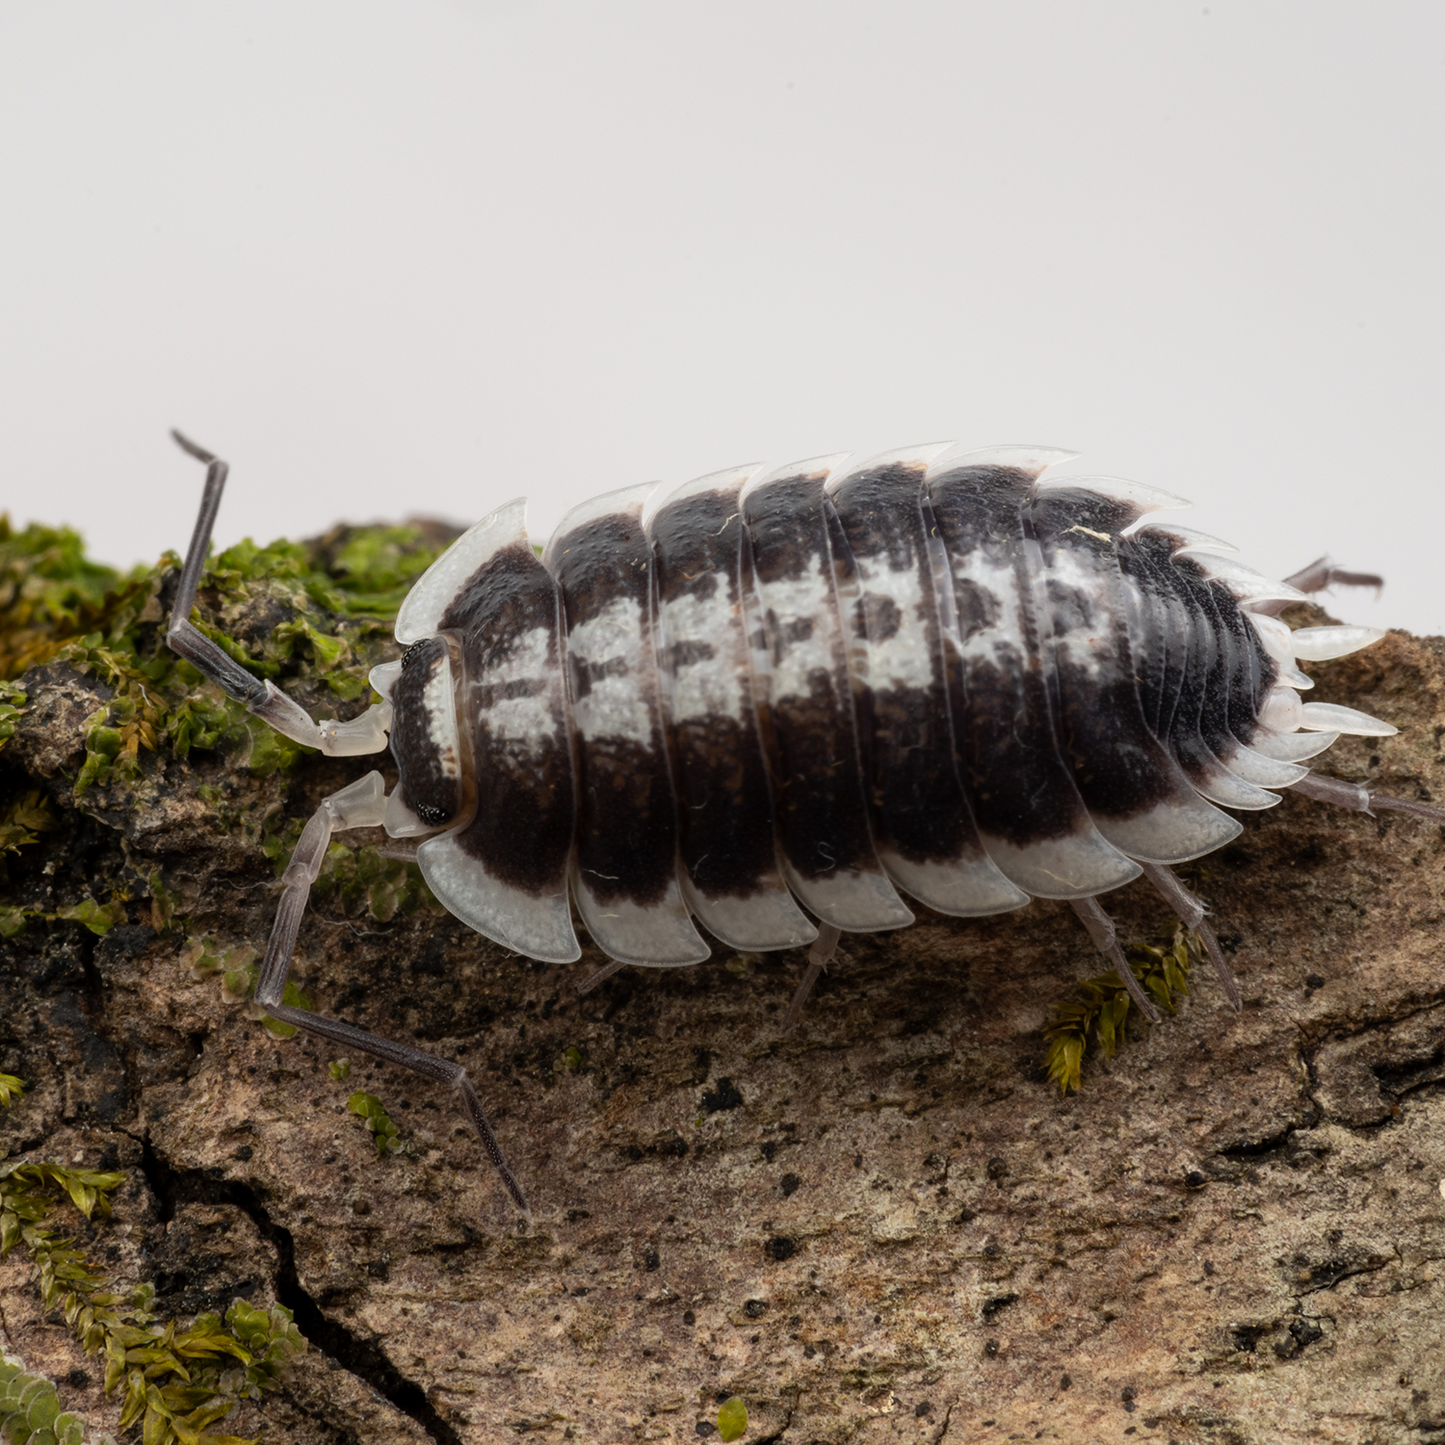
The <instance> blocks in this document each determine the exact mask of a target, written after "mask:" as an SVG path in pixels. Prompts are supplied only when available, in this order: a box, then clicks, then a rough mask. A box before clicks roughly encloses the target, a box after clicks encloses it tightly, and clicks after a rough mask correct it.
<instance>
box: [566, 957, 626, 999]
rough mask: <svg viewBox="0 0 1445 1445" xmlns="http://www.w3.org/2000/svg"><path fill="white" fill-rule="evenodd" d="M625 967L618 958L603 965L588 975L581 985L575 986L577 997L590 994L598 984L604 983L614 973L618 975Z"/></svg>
mask: <svg viewBox="0 0 1445 1445" xmlns="http://www.w3.org/2000/svg"><path fill="white" fill-rule="evenodd" d="M626 967H627V965H626V964H625V963H623V962H622V960H621V959H619V958H614V959H613V960H612V962H611V963H604V964H603V965H602V967H601V968H599V969H597V970H596V971H595V972H593V973H589V974H588V975H587V977H586V978H584V979H583V980H582V982H581V983H579V984H578V985H577V997H578V998H581V997H582V995H583V994H584V993H591V992H592V990H593V989H594V988H596V987H597V985H598V984H599V983H606V982H607V980H608V979H609V978H611V977H612V975H613V974H614V973H620V972H621V971H622V970H623V969H624V968H626Z"/></svg>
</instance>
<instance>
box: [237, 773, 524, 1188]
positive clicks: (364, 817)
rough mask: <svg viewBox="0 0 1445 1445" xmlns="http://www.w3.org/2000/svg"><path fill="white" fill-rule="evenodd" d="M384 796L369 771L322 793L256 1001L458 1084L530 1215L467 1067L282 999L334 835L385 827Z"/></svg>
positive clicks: (287, 877) (295, 860) (281, 1016)
mask: <svg viewBox="0 0 1445 1445" xmlns="http://www.w3.org/2000/svg"><path fill="white" fill-rule="evenodd" d="M385 794H386V784H385V783H384V782H383V781H382V777H381V774H380V773H375V772H373V773H368V774H367V775H366V776H365V777H364V778H361V779H359V780H358V781H357V782H354V783H351V784H349V785H348V786H347V787H345V788H342V789H341V791H340V792H336V793H332V794H331V796H330V797H328V798H323V799H322V800H321V806H320V807H319V808H318V809H317V810H316V811H315V813H313V814H312V815H311V818H310V821H308V822H307V824H306V827H305V828H304V829H303V830H302V832H301V838H300V841H299V842H298V843H297V844H296V851H295V852H294V853H292V855H291V861H290V863H288V864H287V865H286V872H285V874H284V875H283V878H282V881H283V883H284V885H285V886H284V888H283V890H282V893H281V903H280V906H279V907H278V908H277V910H276V921H275V923H274V924H272V926H271V937H270V939H269V940H268V942H267V944H266V957H265V959H264V960H263V961H262V964H261V976H260V978H259V979H258V980H257V984H256V1002H257V1003H258V1004H259V1005H260V1006H261V1007H262V1008H264V1009H265V1010H266V1012H267V1013H268V1014H270V1015H271V1017H272V1018H274V1019H277V1020H279V1021H280V1022H281V1023H286V1024H292V1025H294V1026H295V1027H296V1028H298V1029H305V1030H306V1032H307V1033H311V1034H318V1035H320V1037H322V1038H324V1039H330V1040H331V1041H332V1042H333V1043H337V1044H341V1045H343V1046H344V1047H345V1048H348V1049H355V1050H357V1052H359V1053H363V1054H370V1055H371V1056H372V1057H373V1058H376V1059H383V1060H385V1061H386V1062H387V1063H390V1064H400V1065H401V1066H402V1068H404V1069H411V1070H412V1071H413V1072H415V1073H418V1074H424V1075H426V1077H427V1078H429V1079H435V1080H437V1082H438V1083H442V1084H448V1085H450V1086H451V1087H452V1088H454V1089H455V1090H456V1091H457V1092H458V1093H459V1094H460V1095H461V1096H462V1103H463V1104H464V1105H465V1107H466V1111H467V1117H468V1118H469V1119H470V1120H471V1122H472V1127H473V1128H474V1129H475V1130H476V1131H477V1133H478V1135H479V1136H480V1137H481V1141H482V1147H483V1148H484V1149H485V1150H486V1151H487V1157H488V1158H489V1159H490V1160H491V1161H492V1165H493V1167H494V1168H495V1169H496V1171H497V1173H498V1174H500V1175H501V1176H502V1183H503V1184H504V1185H505V1186H506V1190H507V1193H508V1194H510V1195H511V1196H512V1199H513V1200H514V1201H515V1202H516V1204H517V1207H518V1208H519V1209H521V1210H523V1211H525V1212H528V1213H530V1210H529V1209H528V1206H527V1196H526V1195H525V1194H523V1193H522V1186H521V1185H520V1184H518V1182H517V1178H516V1176H515V1175H514V1174H513V1173H512V1170H511V1168H510V1166H509V1165H508V1164H507V1159H506V1156H505V1155H504V1154H503V1153H502V1148H501V1145H499V1144H498V1143H497V1136H496V1135H495V1134H494V1133H493V1132H492V1126H491V1123H490V1121H489V1120H488V1119H487V1115H486V1112H485V1110H484V1109H483V1108H482V1101H481V1100H480V1099H479V1098H478V1097H477V1091H476V1090H475V1089H474V1088H473V1087H472V1083H471V1080H470V1079H468V1077H467V1071H466V1069H464V1068H463V1067H462V1066H461V1065H460V1064H454V1063H451V1062H450V1061H449V1060H447V1059H439V1058H437V1057H436V1055H434V1054H428V1053H425V1052H424V1051H423V1050H421V1049H417V1048H413V1047H412V1046H411V1045H410V1044H401V1043H396V1042H394V1041H392V1040H391V1039H384V1038H381V1037H379V1036H378V1035H376V1034H372V1033H368V1032H367V1031H366V1030H365V1029H359V1028H357V1027H356V1026H355V1025H354V1024H348V1023H343V1022H341V1021H340V1020H339V1019H327V1018H322V1017H320V1016H319V1015H318V1014H313V1013H310V1012H308V1011H307V1010H306V1009H300V1008H292V1007H291V1006H290V1005H289V1004H286V1003H283V1002H282V999H283V998H284V997H285V993H286V976H287V974H288V973H289V972H290V969H291V955H292V953H293V951H294V950H295V947H296V934H297V931H298V930H299V928H300V927H301V917H302V915H303V914H304V913H305V912H306V904H307V900H308V899H309V898H310V896H311V885H312V884H313V883H314V882H315V881H316V875H317V874H318V873H320V871H321V862H322V859H323V858H325V856H326V849H327V846H328V845H329V843H330V842H331V835H332V833H334V832H337V831H340V830H344V829H346V828H373V827H378V826H379V825H380V824H381V821H382V817H383V814H384V813H385V810H386V797H385Z"/></svg>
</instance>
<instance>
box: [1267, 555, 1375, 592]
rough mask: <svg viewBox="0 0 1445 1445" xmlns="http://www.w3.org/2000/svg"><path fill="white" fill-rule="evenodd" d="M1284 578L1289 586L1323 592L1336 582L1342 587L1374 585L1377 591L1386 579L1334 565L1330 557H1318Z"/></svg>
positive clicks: (1305, 590) (1307, 590) (1304, 590)
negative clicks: (1291, 575)
mask: <svg viewBox="0 0 1445 1445" xmlns="http://www.w3.org/2000/svg"><path fill="white" fill-rule="evenodd" d="M1284 580H1285V585H1286V586H1287V587H1298V588H1299V590H1300V591H1301V592H1323V591H1324V590H1325V588H1326V587H1330V586H1333V585H1334V584H1335V583H1339V585H1340V586H1341V587H1373V588H1375V590H1376V591H1378V590H1379V589H1380V588H1381V587H1383V586H1384V585H1385V579H1384V578H1383V577H1376V576H1375V574H1374V573H1373V572H1347V571H1346V570H1345V569H1344V568H1343V567H1333V566H1331V565H1330V559H1329V558H1328V557H1317V558H1316V559H1315V560H1314V561H1313V562H1311V563H1310V564H1309V566H1308V567H1301V568H1300V570H1299V571H1298V572H1296V573H1295V574H1294V576H1293V577H1286V578H1285V579H1284Z"/></svg>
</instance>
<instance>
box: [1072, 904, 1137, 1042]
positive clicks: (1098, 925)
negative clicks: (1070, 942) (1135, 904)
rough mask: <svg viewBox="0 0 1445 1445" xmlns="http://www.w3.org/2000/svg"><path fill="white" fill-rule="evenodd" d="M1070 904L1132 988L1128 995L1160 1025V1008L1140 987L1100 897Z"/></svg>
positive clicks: (1127, 987)
mask: <svg viewBox="0 0 1445 1445" xmlns="http://www.w3.org/2000/svg"><path fill="white" fill-rule="evenodd" d="M1069 904H1070V906H1071V907H1072V908H1073V910H1074V912H1075V913H1077V914H1078V915H1079V919H1080V921H1081V922H1082V923H1083V925H1084V927H1085V928H1087V929H1088V930H1089V937H1090V938H1092V939H1093V940H1094V947H1095V948H1097V949H1098V950H1099V952H1100V953H1102V954H1103V955H1104V957H1105V958H1107V959H1108V960H1109V962H1110V963H1112V964H1113V965H1114V971H1115V972H1116V973H1117V974H1118V975H1119V979H1120V981H1121V982H1122V983H1123V985H1124V987H1125V988H1126V989H1127V990H1128V991H1129V997H1130V998H1131V999H1133V1000H1134V1002H1135V1003H1136V1004H1138V1005H1139V1012H1140V1013H1142V1014H1143V1015H1144V1017H1145V1018H1146V1019H1148V1020H1149V1022H1150V1023H1151V1024H1157V1023H1158V1022H1159V1010H1158V1009H1156V1008H1155V1007H1154V1005H1153V1004H1152V1003H1150V1002H1149V995H1148V994H1146V993H1145V992H1144V990H1143V988H1141V987H1140V984H1139V980H1138V979H1137V978H1135V977H1134V970H1133V969H1132V968H1130V967H1129V961H1128V959H1126V958H1125V957H1124V950H1123V949H1122V948H1120V947H1119V939H1118V935H1117V934H1116V933H1115V931H1114V920H1113V919H1112V918H1110V917H1109V915H1108V914H1107V913H1105V912H1104V910H1103V909H1102V908H1101V907H1100V906H1099V900H1098V899H1097V898H1071V899H1069Z"/></svg>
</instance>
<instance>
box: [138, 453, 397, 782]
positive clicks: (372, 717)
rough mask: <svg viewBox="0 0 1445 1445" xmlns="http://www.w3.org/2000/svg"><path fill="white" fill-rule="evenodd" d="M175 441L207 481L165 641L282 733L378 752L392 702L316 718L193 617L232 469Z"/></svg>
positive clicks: (338, 752) (343, 754)
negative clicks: (341, 716)
mask: <svg viewBox="0 0 1445 1445" xmlns="http://www.w3.org/2000/svg"><path fill="white" fill-rule="evenodd" d="M171 436H172V437H174V438H175V441H176V445H177V446H179V447H180V448H181V450H182V451H184V452H186V453H187V454H188V455H190V456H193V457H195V458H196V460H197V461H201V462H205V464H206V484H205V488H204V490H203V491H202V492H201V510H200V512H199V513H198V514H197V516H196V526H195V530H194V531H193V532H192V533H191V545H190V548H189V550H188V551H187V552H186V561H185V565H184V566H183V567H182V568H181V581H180V586H179V587H177V588H176V600H175V605H174V606H173V607H172V608H171V620H170V622H169V623H168V624H167V627H166V643H167V645H168V646H169V647H170V649H171V651H172V652H174V653H175V654H176V655H177V656H179V657H184V658H185V659H186V661H187V662H189V663H190V664H191V665H192V666H193V667H195V668H196V669H197V670H198V671H199V672H201V673H202V674H203V675H204V676H206V677H208V678H209V679H210V680H211V681H212V682H214V683H215V684H216V686H217V687H219V688H220V689H221V690H222V692H224V693H225V694H226V695H227V696H228V697H231V698H234V699H235V700H236V701H237V702H239V703H242V704H244V706H245V707H246V710H247V711H248V712H253V713H255V715H256V716H257V717H259V718H261V719H262V720H263V721H265V722H268V723H270V725H271V726H272V727H273V728H275V729H276V731H277V732H278V733H281V734H282V735H283V736H285V737H288V738H290V739H291V740H292V741H293V742H298V743H304V744H306V746H307V747H312V748H320V749H321V751H322V752H323V753H327V754H328V755H330V756H331V757H334V758H349V757H357V756H359V755H361V754H363V753H379V752H381V751H382V750H383V749H384V748H385V747H386V744H387V737H386V735H387V730H388V728H390V726H391V704H390V703H388V702H383V703H377V704H375V705H373V706H372V707H369V708H367V710H366V711H365V712H364V713H362V714H361V716H360V717H357V718H352V719H351V720H350V721H349V722H338V721H335V720H328V721H325V722H320V723H318V722H315V721H314V720H313V719H312V717H311V715H310V714H309V713H308V712H307V711H306V709H305V708H303V707H302V706H301V704H300V703H298V702H297V701H296V700H295V699H294V698H290V697H287V696H286V694H285V693H284V692H282V691H281V689H280V688H279V687H277V686H276V685H275V684H274V683H272V682H269V681H264V682H263V681H262V680H261V679H260V678H256V677H252V676H251V674H250V673H249V672H247V671H246V669H245V668H244V667H242V666H241V664H240V663H239V662H237V661H236V660H235V659H234V658H233V657H231V656H230V654H229V653H227V652H226V650H225V649H224V648H223V647H220V646H218V645H217V644H216V643H214V642H212V641H211V639H210V638H209V637H207V636H206V635H205V633H203V632H201V631H200V630H199V629H198V628H197V627H196V626H195V625H194V624H193V623H192V622H191V620H190V617H191V609H192V608H193V607H194V606H195V605H196V589H197V588H198V587H199V586H200V585H201V573H202V572H203V571H204V570H205V566H206V556H207V554H208V553H209V551H210V548H211V531H212V529H213V528H214V527H215V524H216V513H217V511H218V510H219V509H220V506H221V494H222V493H223V492H224V491H225V490H226V477H227V476H228V475H229V473H230V468H229V467H228V466H227V465H226V463H225V462H223V461H222V460H221V459H220V458H219V457H218V456H215V455H214V454H213V453H211V452H208V451H207V450H206V449H205V448H204V447H200V446H197V445H196V444H195V442H193V441H191V440H190V439H189V438H188V437H184V436H182V435H181V434H180V432H178V431H172V432H171Z"/></svg>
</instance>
